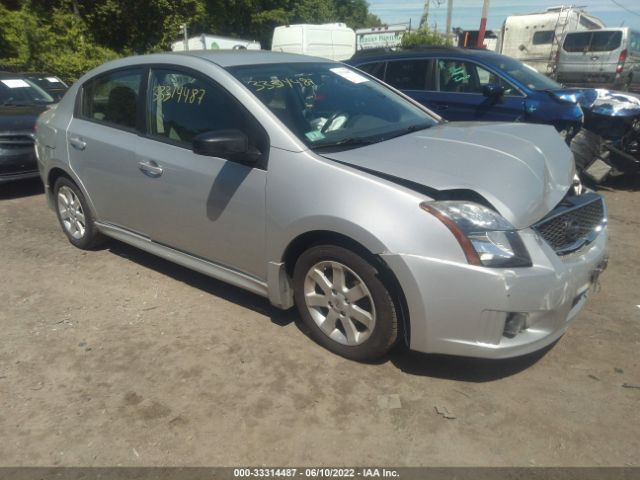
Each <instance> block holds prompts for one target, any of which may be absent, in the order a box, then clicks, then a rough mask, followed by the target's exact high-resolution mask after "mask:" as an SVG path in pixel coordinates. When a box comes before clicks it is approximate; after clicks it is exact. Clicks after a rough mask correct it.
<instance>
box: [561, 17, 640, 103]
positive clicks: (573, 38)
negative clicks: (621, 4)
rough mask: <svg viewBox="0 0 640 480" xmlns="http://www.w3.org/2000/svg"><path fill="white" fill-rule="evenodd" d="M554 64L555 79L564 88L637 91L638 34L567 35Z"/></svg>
mask: <svg viewBox="0 0 640 480" xmlns="http://www.w3.org/2000/svg"><path fill="white" fill-rule="evenodd" d="M557 63H558V65H557V71H556V77H557V79H558V81H559V82H562V83H565V84H567V85H573V86H580V87H600V88H610V89H613V90H624V91H628V90H640V32H639V31H637V30H633V29H631V28H629V27H619V28H605V29H602V30H594V31H587V32H570V33H567V34H565V35H564V37H563V39H562V48H560V51H559V52H558V62H557Z"/></svg>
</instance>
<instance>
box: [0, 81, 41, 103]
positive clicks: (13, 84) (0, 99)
mask: <svg viewBox="0 0 640 480" xmlns="http://www.w3.org/2000/svg"><path fill="white" fill-rule="evenodd" d="M53 102H54V100H53V98H51V96H50V95H49V94H48V93H47V92H45V91H44V90H42V89H41V88H40V87H38V86H37V85H36V84H35V83H33V82H32V81H31V80H29V79H27V78H20V77H16V78H0V105H46V104H49V103H53Z"/></svg>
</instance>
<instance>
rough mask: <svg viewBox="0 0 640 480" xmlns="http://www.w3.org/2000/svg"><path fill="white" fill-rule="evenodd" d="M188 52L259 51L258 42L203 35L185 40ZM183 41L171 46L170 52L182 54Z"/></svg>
mask: <svg viewBox="0 0 640 480" xmlns="http://www.w3.org/2000/svg"><path fill="white" fill-rule="evenodd" d="M187 46H188V47H189V48H188V50H260V49H261V48H262V47H261V46H260V42H256V41H255V40H244V39H242V38H233V37H222V36H220V35H208V34H205V33H203V34H202V35H198V36H195V37H191V38H189V39H188V40H187ZM184 50H185V48H184V40H179V41H177V42H173V43H172V44H171V51H173V52H183V51H184Z"/></svg>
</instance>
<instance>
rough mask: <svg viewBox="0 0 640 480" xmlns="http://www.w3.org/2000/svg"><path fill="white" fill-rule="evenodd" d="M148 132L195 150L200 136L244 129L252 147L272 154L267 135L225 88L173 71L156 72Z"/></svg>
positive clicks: (150, 93)
mask: <svg viewBox="0 0 640 480" xmlns="http://www.w3.org/2000/svg"><path fill="white" fill-rule="evenodd" d="M146 115H147V129H148V133H149V135H150V136H151V137H156V138H160V139H164V140H169V141H171V142H172V143H178V144H181V145H183V146H185V147H187V148H191V143H192V141H193V138H194V137H195V136H196V135H199V134H201V133H205V132H212V131H216V130H228V129H234V130H240V131H241V132H243V133H245V134H246V135H247V136H248V137H249V143H250V145H251V146H253V147H256V148H258V149H259V150H260V151H261V152H263V153H265V154H266V153H267V152H268V139H267V137H266V133H265V132H264V131H263V130H262V129H261V127H260V126H259V125H258V124H257V121H256V120H255V119H253V117H251V115H250V114H249V113H248V112H247V111H246V110H245V109H244V108H243V107H242V106H241V105H240V104H239V103H238V101H237V100H235V99H234V98H233V97H232V96H231V94H229V93H228V92H227V91H226V90H224V89H223V88H222V87H220V86H218V85H217V84H215V83H214V82H212V81H210V80H204V79H202V78H199V77H196V76H193V75H190V74H187V73H183V72H180V71H175V70H169V69H153V70H152V71H151V76H150V80H149V90H148V94H147V112H146Z"/></svg>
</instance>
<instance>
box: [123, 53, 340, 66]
mask: <svg viewBox="0 0 640 480" xmlns="http://www.w3.org/2000/svg"><path fill="white" fill-rule="evenodd" d="M176 56H189V57H198V58H201V59H203V60H207V61H209V62H211V63H215V64H216V65H218V66H220V67H223V68H226V67H236V66H242V65H264V64H270V63H274V64H275V63H310V62H329V63H337V62H334V61H333V60H329V59H326V58H319V57H312V56H309V55H298V54H295V53H283V52H272V51H269V50H189V51H186V52H166V53H155V54H150V55H140V56H135V57H129V58H126V59H122V60H124V61H125V62H126V63H127V64H130V65H136V64H137V62H138V61H139V60H141V59H149V58H155V59H157V60H158V61H166V62H170V61H171V59H172V58H175V57H176ZM116 62H117V60H116Z"/></svg>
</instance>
